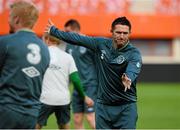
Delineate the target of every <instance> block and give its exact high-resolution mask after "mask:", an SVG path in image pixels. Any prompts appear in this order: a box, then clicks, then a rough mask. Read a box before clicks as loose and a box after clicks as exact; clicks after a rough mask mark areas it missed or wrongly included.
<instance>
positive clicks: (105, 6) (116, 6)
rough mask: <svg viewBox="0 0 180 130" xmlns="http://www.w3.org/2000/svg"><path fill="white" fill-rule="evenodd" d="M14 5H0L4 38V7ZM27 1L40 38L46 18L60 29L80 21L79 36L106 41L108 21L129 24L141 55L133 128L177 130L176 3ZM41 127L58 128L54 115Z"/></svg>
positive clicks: (179, 28) (179, 57)
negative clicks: (37, 14) (122, 19)
mask: <svg viewBox="0 0 180 130" xmlns="http://www.w3.org/2000/svg"><path fill="white" fill-rule="evenodd" d="M13 1H15V0H0V35H6V34H8V31H9V27H8V8H9V5H10V4H11V3H12V2H13ZM27 1H32V2H34V3H35V4H36V6H37V7H38V9H39V11H40V18H39V20H38V23H37V25H36V27H35V32H36V33H37V35H38V36H39V37H41V36H42V33H43V31H44V28H45V26H46V24H47V21H48V19H49V18H50V19H51V20H52V21H53V22H54V23H55V25H56V26H57V27H59V28H61V29H63V25H64V23H65V22H66V21H67V20H69V19H70V18H73V19H76V20H78V21H79V22H80V24H81V32H82V33H84V34H86V35H90V36H106V37H111V33H110V27H111V23H112V21H113V20H114V19H115V18H117V17H119V16H126V17H127V18H128V19H129V20H130V21H131V24H132V34H131V43H132V44H134V45H135V46H137V47H138V48H139V49H140V51H141V53H142V56H143V68H142V72H141V75H140V77H139V83H138V89H137V91H138V111H139V119H138V128H141V129H145V128H149V129H151V128H152V129H156V128H161V129H169V128H170V129H173V128H179V129H180V0H27ZM85 126H86V128H88V125H87V124H86V122H85ZM45 128H57V127H56V121H55V119H54V117H53V116H52V117H51V118H50V120H49V124H48V126H47V127H45ZM72 128H73V123H72Z"/></svg>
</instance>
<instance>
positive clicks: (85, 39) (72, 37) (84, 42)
mask: <svg viewBox="0 0 180 130" xmlns="http://www.w3.org/2000/svg"><path fill="white" fill-rule="evenodd" d="M45 32H47V33H49V34H50V35H53V36H55V37H57V38H58V39H61V40H63V41H65V42H67V43H70V44H74V45H79V46H84V47H87V48H89V49H92V50H96V48H97V46H98V44H99V43H100V41H101V40H102V39H105V38H102V37H89V36H84V35H80V34H77V33H74V32H64V31H61V30H60V29H58V28H56V27H55V26H54V24H53V23H52V21H51V20H49V21H48V24H47V26H46V28H45Z"/></svg>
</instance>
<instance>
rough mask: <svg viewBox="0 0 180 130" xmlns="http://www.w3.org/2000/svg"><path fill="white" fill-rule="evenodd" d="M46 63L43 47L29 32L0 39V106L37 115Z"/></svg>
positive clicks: (47, 55) (47, 60)
mask: <svg viewBox="0 0 180 130" xmlns="http://www.w3.org/2000/svg"><path fill="white" fill-rule="evenodd" d="M49 60H50V59H49V51H48V48H47V46H46V45H45V44H44V43H43V42H42V40H41V39H39V38H38V37H37V36H36V35H35V34H34V33H33V32H30V31H25V30H21V31H18V32H16V33H14V34H10V35H6V36H2V37H0V105H5V106H7V107H9V108H10V109H13V110H14V111H17V112H21V113H24V114H28V115H32V116H38V111H39V108H40V105H39V104H40V103H39V97H40V93H41V87H42V80H43V76H44V73H45V71H46V68H47V67H48V65H49Z"/></svg>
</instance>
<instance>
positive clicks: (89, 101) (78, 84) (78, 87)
mask: <svg viewBox="0 0 180 130" xmlns="http://www.w3.org/2000/svg"><path fill="white" fill-rule="evenodd" d="M70 80H71V81H72V83H73V85H74V87H75V88H76V90H77V91H78V93H79V94H80V96H81V97H82V98H84V99H85V102H86V104H87V105H88V106H93V104H94V102H93V100H92V99H91V98H89V97H88V96H86V95H85V93H84V91H83V87H82V84H81V81H80V78H79V74H78V72H73V73H72V74H71V75H70Z"/></svg>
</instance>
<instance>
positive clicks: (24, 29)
mask: <svg viewBox="0 0 180 130" xmlns="http://www.w3.org/2000/svg"><path fill="white" fill-rule="evenodd" d="M18 31H27V32H33V30H32V29H30V28H18V29H16V32H18Z"/></svg>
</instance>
